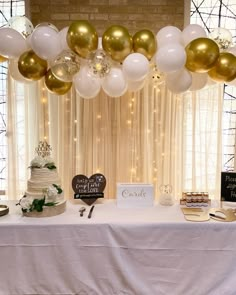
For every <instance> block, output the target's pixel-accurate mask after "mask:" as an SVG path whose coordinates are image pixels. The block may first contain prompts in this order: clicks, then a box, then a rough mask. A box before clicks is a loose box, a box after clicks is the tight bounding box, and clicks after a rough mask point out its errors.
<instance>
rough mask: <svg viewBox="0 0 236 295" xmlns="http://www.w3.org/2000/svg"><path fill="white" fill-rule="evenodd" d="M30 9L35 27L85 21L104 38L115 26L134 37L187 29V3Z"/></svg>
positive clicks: (82, 0)
mask: <svg viewBox="0 0 236 295" xmlns="http://www.w3.org/2000/svg"><path fill="white" fill-rule="evenodd" d="M26 6H27V7H26V8H27V9H26V11H27V16H28V17H29V18H30V20H31V21H32V23H33V24H34V25H37V24H39V23H42V22H49V23H52V24H54V25H55V26H56V27H57V28H58V29H62V28H63V27H66V26H68V25H69V24H70V23H71V22H72V21H74V20H79V19H84V20H88V21H89V22H90V23H91V24H93V25H94V26H95V28H96V30H97V32H98V34H99V35H100V36H101V35H102V34H103V32H104V31H105V29H106V28H108V27H109V26H110V25H115V24H116V25H117V24H118V25H123V26H125V27H126V28H127V29H128V30H129V31H130V33H131V34H133V33H135V32H137V31H138V30H140V29H145V28H146V29H149V30H152V31H153V33H157V32H158V31H159V30H160V29H161V28H162V27H164V26H167V25H173V26H176V27H178V28H179V29H182V28H183V26H184V0H174V1H172V0H40V1H39V0H28V1H26Z"/></svg>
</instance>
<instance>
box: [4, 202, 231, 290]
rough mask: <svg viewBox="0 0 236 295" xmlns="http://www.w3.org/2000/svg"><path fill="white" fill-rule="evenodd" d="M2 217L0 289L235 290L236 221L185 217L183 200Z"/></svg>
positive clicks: (69, 207) (71, 206) (111, 204)
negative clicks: (180, 202) (45, 215)
mask: <svg viewBox="0 0 236 295" xmlns="http://www.w3.org/2000/svg"><path fill="white" fill-rule="evenodd" d="M1 203H4V204H8V205H9V207H10V213H9V214H8V215H6V216H3V217H0V295H18V294H19V295H23V294H27V295H29V294H31V295H32V294H34V295H36V294H37V295H40V294H43V295H46V294H47V295H54V294H55V295H62V294H63V295H65V294H66V295H68V294H71V295H72V294H73V295H75V294H77V295H235V294H236V223H234V222H232V223H225V222H217V221H214V220H210V221H207V222H199V223H198V222H187V221H186V220H185V219H184V216H183V214H182V212H181V210H180V207H179V205H177V204H176V205H174V206H171V207H164V206H161V205H155V206H154V207H151V208H145V209H120V208H117V206H116V203H115V201H114V200H111V201H105V200H104V201H103V202H101V203H98V204H95V208H94V211H93V215H92V218H91V219H88V218H87V215H88V210H89V207H88V206H87V205H85V206H86V207H87V210H86V212H85V214H84V216H83V217H80V214H79V212H78V211H79V208H80V207H81V206H82V204H76V205H75V204H72V203H70V202H69V201H68V202H67V210H66V212H64V213H63V214H61V215H58V216H54V217H48V218H29V217H24V216H22V214H21V211H20V208H19V207H18V206H17V207H16V206H15V202H10V201H8V202H1Z"/></svg>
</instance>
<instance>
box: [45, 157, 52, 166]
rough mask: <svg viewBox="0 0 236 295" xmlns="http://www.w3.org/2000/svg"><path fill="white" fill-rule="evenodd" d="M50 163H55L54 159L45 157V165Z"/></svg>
mask: <svg viewBox="0 0 236 295" xmlns="http://www.w3.org/2000/svg"><path fill="white" fill-rule="evenodd" d="M49 163H52V164H54V161H53V159H52V158H51V157H45V158H44V165H46V164H49Z"/></svg>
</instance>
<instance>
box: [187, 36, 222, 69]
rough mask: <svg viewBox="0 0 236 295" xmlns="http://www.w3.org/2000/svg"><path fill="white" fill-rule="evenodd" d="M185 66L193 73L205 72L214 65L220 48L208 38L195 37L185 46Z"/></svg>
mask: <svg viewBox="0 0 236 295" xmlns="http://www.w3.org/2000/svg"><path fill="white" fill-rule="evenodd" d="M185 51H186V54H187V61H186V65H185V66H186V68H187V69H188V70H189V71H191V72H195V73H205V72H208V71H209V70H210V69H211V68H213V67H214V65H215V63H216V61H217V59H218V57H219V54H220V50H219V47H218V45H217V44H216V43H215V42H214V41H213V40H211V39H208V38H197V39H195V40H193V41H191V42H190V43H189V44H188V45H187V46H186V48H185Z"/></svg>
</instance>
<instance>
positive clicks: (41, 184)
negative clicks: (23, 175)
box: [26, 168, 61, 197]
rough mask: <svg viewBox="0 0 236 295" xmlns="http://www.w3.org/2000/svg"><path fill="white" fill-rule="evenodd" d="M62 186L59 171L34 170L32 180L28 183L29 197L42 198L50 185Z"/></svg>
mask: <svg viewBox="0 0 236 295" xmlns="http://www.w3.org/2000/svg"><path fill="white" fill-rule="evenodd" d="M52 184H56V185H58V186H60V185H61V181H60V178H59V176H58V173H57V170H56V169H53V170H50V169H48V168H32V169H31V176H30V179H29V180H28V181H27V191H26V193H27V194H28V195H35V196H36V197H37V196H40V195H42V194H43V190H45V189H47V188H48V187H49V186H50V185H52Z"/></svg>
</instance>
